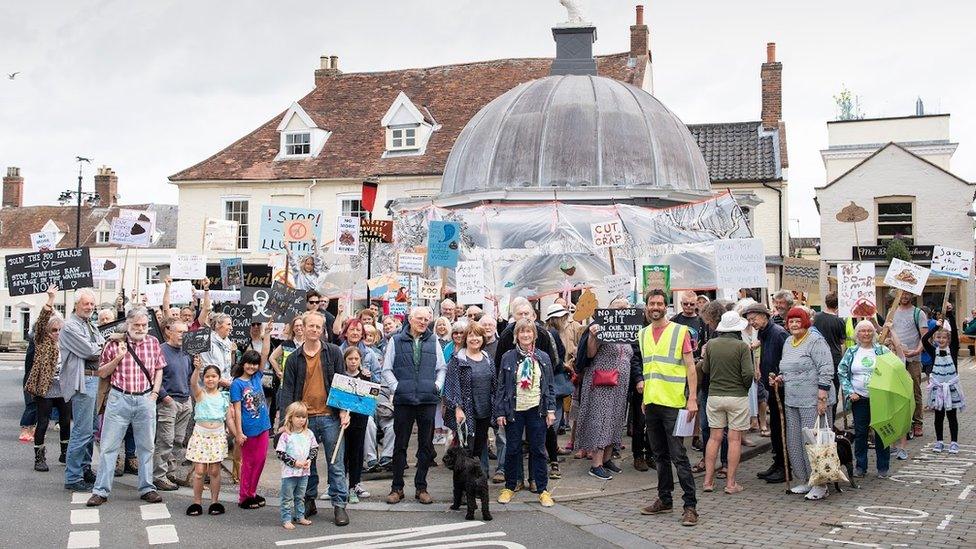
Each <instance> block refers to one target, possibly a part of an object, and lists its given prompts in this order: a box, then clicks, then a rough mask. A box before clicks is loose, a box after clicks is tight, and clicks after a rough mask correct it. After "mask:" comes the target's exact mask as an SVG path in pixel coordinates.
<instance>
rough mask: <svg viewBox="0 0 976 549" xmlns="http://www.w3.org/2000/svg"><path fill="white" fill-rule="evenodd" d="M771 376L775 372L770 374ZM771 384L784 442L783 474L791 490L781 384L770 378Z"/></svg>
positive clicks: (788, 488)
mask: <svg viewBox="0 0 976 549" xmlns="http://www.w3.org/2000/svg"><path fill="white" fill-rule="evenodd" d="M769 375H770V377H772V376H773V374H769ZM770 382H771V383H770V385H772V387H773V390H774V391H776V408H777V410H779V431H780V440H781V441H782V442H783V474H784V475H786V491H787V492H789V491H790V484H791V483H792V482H793V480H792V479H791V478H790V452H789V450H787V448H786V417H785V416H784V414H783V399H782V398H781V397H780V394H779V384H778V383H776V381H774V380H770Z"/></svg>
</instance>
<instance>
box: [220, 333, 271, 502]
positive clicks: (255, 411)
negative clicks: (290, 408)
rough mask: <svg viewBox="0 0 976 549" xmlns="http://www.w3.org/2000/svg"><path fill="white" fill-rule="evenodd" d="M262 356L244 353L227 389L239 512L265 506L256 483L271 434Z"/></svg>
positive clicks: (256, 353) (252, 352)
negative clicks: (237, 451) (237, 455)
mask: <svg viewBox="0 0 976 549" xmlns="http://www.w3.org/2000/svg"><path fill="white" fill-rule="evenodd" d="M269 326H270V325H269ZM265 333H270V328H265ZM265 348H267V347H265ZM265 352H267V351H265ZM262 354H263V353H258V352H257V351H255V350H253V349H248V350H247V351H244V354H243V355H242V356H241V361H240V362H239V363H238V364H237V366H235V367H234V371H233V376H234V382H233V383H231V385H230V401H231V403H232V405H233V406H234V413H233V417H234V421H233V424H234V430H233V433H234V438H235V439H237V444H238V445H239V446H240V448H241V485H240V492H239V495H238V500H237V505H238V507H240V508H242V509H257V508H258V507H263V506H264V504H265V499H264V498H263V497H261V496H259V495H258V494H257V489H258V481H259V480H260V479H261V472H262V471H264V460H265V457H266V456H267V455H268V431H270V430H271V419H270V417H269V415H268V405H267V402H266V401H265V398H264V388H263V386H262V381H261V380H262V378H263V377H264V373H263V372H262V371H261V365H262V364H264V361H265V356H266V355H264V356H262Z"/></svg>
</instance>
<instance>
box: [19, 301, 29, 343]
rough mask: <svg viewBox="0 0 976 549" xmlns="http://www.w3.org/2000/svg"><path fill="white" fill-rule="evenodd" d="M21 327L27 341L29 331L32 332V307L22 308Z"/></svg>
mask: <svg viewBox="0 0 976 549" xmlns="http://www.w3.org/2000/svg"><path fill="white" fill-rule="evenodd" d="M20 329H21V331H22V334H23V336H22V337H23V338H24V341H27V337H28V336H27V333H28V332H30V309H21V310H20Z"/></svg>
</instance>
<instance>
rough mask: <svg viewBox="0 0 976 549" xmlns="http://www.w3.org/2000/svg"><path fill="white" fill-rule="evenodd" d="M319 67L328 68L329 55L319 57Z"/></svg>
mask: <svg viewBox="0 0 976 549" xmlns="http://www.w3.org/2000/svg"><path fill="white" fill-rule="evenodd" d="M319 68H320V69H327V68H329V56H328V55H323V56H321V57H319Z"/></svg>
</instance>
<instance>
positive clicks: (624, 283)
mask: <svg viewBox="0 0 976 549" xmlns="http://www.w3.org/2000/svg"><path fill="white" fill-rule="evenodd" d="M603 284H604V286H605V287H606V289H607V295H609V296H610V299H617V298H618V297H622V298H624V299H627V300H628V301H629V300H630V296H631V295H632V294H633V291H634V277H632V276H628V275H625V274H611V275H606V276H604V277H603Z"/></svg>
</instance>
